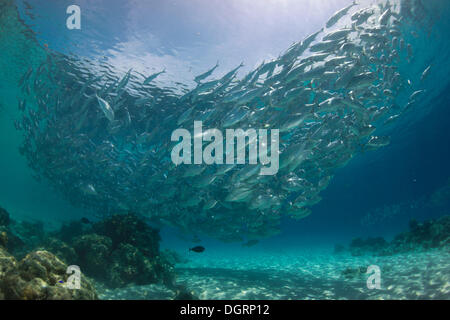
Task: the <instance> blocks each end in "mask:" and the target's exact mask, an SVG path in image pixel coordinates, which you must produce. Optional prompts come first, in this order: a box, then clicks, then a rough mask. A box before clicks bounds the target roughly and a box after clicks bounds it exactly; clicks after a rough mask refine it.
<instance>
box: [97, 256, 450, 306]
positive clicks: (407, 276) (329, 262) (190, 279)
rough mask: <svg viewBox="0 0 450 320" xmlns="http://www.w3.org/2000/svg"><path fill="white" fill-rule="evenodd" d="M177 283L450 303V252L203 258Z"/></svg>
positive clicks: (288, 295)
mask: <svg viewBox="0 0 450 320" xmlns="http://www.w3.org/2000/svg"><path fill="white" fill-rule="evenodd" d="M369 265H377V266H379V267H380V271H381V289H368V287H367V278H368V275H367V274H366V273H365V272H362V270H364V271H365V270H366V269H367V267H368V266H369ZM177 274H178V278H177V283H181V284H184V285H185V286H186V287H187V288H189V290H192V291H193V292H194V293H195V294H196V295H197V296H198V297H199V298H200V299H231V300H234V299H250V300H252V299H262V300H266V299H283V300H297V299H301V300H316V299H370V300H373V299H450V252H449V251H448V250H430V251H425V252H410V253H404V254H396V255H392V256H384V257H373V256H360V257H353V256H351V255H349V254H345V253H343V254H338V255H336V254H323V253H313V252H311V253H298V254H293V253H290V254H288V253H280V254H263V253H261V254H252V255H248V256H246V257H245V256H237V257H230V256H220V255H207V254H205V255H203V256H199V257H198V258H196V259H195V260H193V261H191V262H189V263H186V264H183V265H180V266H178V267H177ZM98 291H99V293H100V298H101V299H171V298H173V296H174V292H173V291H171V290H168V289H167V288H165V287H164V286H162V285H149V286H130V287H127V288H122V289H115V290H110V289H104V288H101V287H99V288H98Z"/></svg>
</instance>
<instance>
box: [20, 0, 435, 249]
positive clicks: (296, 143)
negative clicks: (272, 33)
mask: <svg viewBox="0 0 450 320" xmlns="http://www.w3.org/2000/svg"><path fill="white" fill-rule="evenodd" d="M353 6H356V3H353V4H351V5H350V6H347V7H346V8H344V9H342V10H340V11H338V12H337V13H336V14H335V15H333V17H331V18H330V19H329V20H328V21H327V22H328V26H327V25H324V27H323V28H320V29H319V30H318V31H316V32H314V33H312V34H311V35H309V36H307V37H305V38H304V39H298V41H296V42H294V43H293V44H292V45H291V46H289V48H288V49H287V50H285V51H284V52H283V53H281V54H280V55H279V56H278V57H277V58H273V59H271V60H270V61H263V62H261V63H260V64H259V65H258V66H257V67H256V68H253V69H252V70H250V71H249V72H248V73H247V74H246V75H244V76H243V77H242V78H240V77H238V72H239V71H240V70H241V68H242V67H243V63H241V64H239V65H237V66H235V67H233V68H231V70H229V71H228V72H224V74H225V75H224V76H222V77H218V78H217V79H212V80H208V78H209V77H210V76H211V75H212V74H213V73H214V72H216V70H217V68H218V66H219V63H218V62H217V64H216V65H215V66H213V67H212V68H210V69H209V70H208V71H206V72H205V73H203V74H200V75H198V76H196V77H193V78H194V79H192V80H193V82H194V83H196V85H195V86H192V87H191V86H190V84H187V83H181V82H176V83H174V84H170V85H169V86H166V85H165V86H160V85H159V84H158V83H157V82H156V81H154V80H155V79H156V78H157V77H158V76H159V75H161V74H162V73H164V72H165V68H164V69H162V71H159V72H157V73H154V74H151V75H148V76H145V75H143V74H141V73H139V72H137V71H134V70H133V69H129V70H128V72H127V73H126V74H125V75H123V76H118V74H120V71H118V70H116V67H115V66H112V65H110V64H109V63H107V62H104V63H103V62H102V63H101V64H100V65H99V66H98V65H97V62H93V61H91V59H88V58H86V59H82V60H79V57H76V56H75V57H74V56H70V57H68V56H66V55H64V54H59V53H52V58H51V59H49V60H48V61H44V62H43V63H42V64H41V65H40V66H39V67H37V68H34V67H33V68H28V69H27V68H24V72H25V74H24V75H23V76H22V78H21V79H20V80H21V88H20V90H22V92H23V94H24V95H26V101H27V104H26V105H25V103H24V102H23V101H25V98H24V97H21V100H20V101H19V102H18V103H19V108H18V109H19V110H17V111H18V113H19V115H20V116H19V117H18V119H17V121H16V123H15V127H16V128H17V130H20V131H21V135H23V143H22V145H21V147H20V150H19V151H20V153H21V154H22V155H23V156H24V158H25V159H26V160H27V163H29V165H30V168H31V170H32V171H33V173H34V174H35V175H36V178H37V179H38V178H39V177H43V178H45V179H47V180H48V183H49V184H50V185H51V186H53V187H54V188H56V189H58V190H59V191H60V192H61V194H62V195H63V197H64V198H65V199H68V200H70V201H71V202H72V203H74V204H77V205H79V206H80V207H82V208H84V209H85V210H87V211H88V212H90V213H92V214H96V215H99V216H101V215H109V214H111V213H115V212H123V211H129V210H133V211H134V212H136V213H138V214H140V215H142V216H145V217H147V219H148V221H149V222H156V223H163V224H167V225H170V226H172V227H174V228H176V229H178V230H180V231H181V232H186V231H189V233H190V234H195V235H197V234H198V235H206V236H210V237H213V238H217V239H219V240H223V241H230V242H231V241H234V242H239V243H243V242H244V239H251V240H249V241H252V240H258V239H262V238H265V237H268V236H271V235H274V234H275V233H276V232H277V230H279V226H280V224H281V221H282V219H284V218H285V217H288V218H293V219H302V218H305V217H307V216H308V215H309V214H311V206H313V205H314V204H316V203H318V202H320V201H321V197H320V193H321V192H322V190H324V189H326V188H327V186H328V185H329V183H330V181H332V179H333V176H334V174H335V172H336V171H337V170H339V168H341V167H343V166H345V165H347V164H348V163H349V161H351V160H352V159H353V158H355V157H357V156H358V154H360V153H362V152H365V151H368V150H375V149H379V148H383V147H386V146H388V145H389V144H390V137H388V136H383V135H382V134H381V133H380V134H378V132H385V131H384V129H394V128H392V126H396V125H397V123H401V122H400V121H397V119H400V118H403V117H404V116H405V113H406V111H408V110H409V111H411V110H412V106H413V105H414V103H417V101H419V100H420V98H421V97H422V96H424V95H425V94H427V93H426V91H424V90H425V89H424V88H422V87H421V82H419V81H417V83H416V82H414V83H413V81H412V80H413V79H415V78H413V75H411V74H408V73H405V70H407V69H408V68H405V66H404V65H403V63H404V62H407V61H408V60H409V61H412V59H414V58H415V57H414V56H413V53H414V54H416V55H420V54H421V53H420V51H419V50H414V49H415V45H416V43H422V42H426V39H424V38H423V37H424V35H426V34H427V32H423V31H424V30H420V28H421V27H420V26H418V25H417V23H416V22H414V21H413V19H411V17H410V16H409V15H408V14H406V13H405V12H407V11H406V10H400V9H401V8H399V7H397V6H391V5H384V6H382V7H376V6H371V5H365V4H361V7H360V8H358V10H357V11H356V8H355V11H356V12H353V10H352V7H353ZM386 10H389V11H386ZM386 12H387V13H386ZM341 19H342V20H341ZM344 19H345V21H348V22H351V26H350V25H349V26H342V27H341V26H338V23H340V22H341V21H344ZM410 25H411V26H414V28H415V30H416V31H417V35H418V36H419V38H417V39H415V38H414V41H412V42H411V43H407V42H406V39H408V41H409V39H411V37H412V36H411V35H409V34H408V31H406V30H410V29H408V27H409V26H410ZM394 38H395V40H394ZM408 52H409V54H408ZM408 55H409V58H408ZM420 58H421V57H420ZM417 61H422V60H419V59H417ZM430 66H431V65H429V66H428V67H427V69H425V70H424V72H423V73H422V79H425V78H426V76H427V74H429V72H430ZM26 69H27V70H26ZM94 70H95V71H94ZM158 70H159V69H158ZM418 77H420V75H419V76H418ZM408 79H410V80H408ZM153 81H154V82H153ZM403 97H404V99H405V100H406V101H402V99H403ZM408 97H409V100H408ZM105 118H106V121H105ZM200 120H201V121H203V126H204V128H205V129H206V128H208V129H213V128H217V129H218V130H224V131H226V130H229V129H239V128H241V129H242V130H244V131H245V130H248V129H250V128H251V129H255V131H258V130H262V129H267V130H272V129H277V130H278V131H279V138H280V139H279V141H278V142H279V144H278V147H276V148H274V149H273V150H272V148H273V145H272V144H271V143H270V144H269V143H268V141H266V142H264V141H263V142H261V143H262V144H263V145H265V146H266V147H267V153H268V154H271V153H272V151H273V152H274V153H277V154H278V156H279V170H278V172H277V173H276V174H274V175H262V174H261V172H262V169H263V165H261V164H258V165H254V164H250V163H247V162H246V161H244V163H240V164H238V163H237V161H236V163H233V164H226V163H225V164H220V162H218V163H211V164H206V163H202V164H195V165H188V164H179V165H175V164H174V163H173V162H172V161H171V153H172V151H173V148H174V147H175V146H176V145H178V144H176V143H174V142H173V141H171V136H172V133H173V132H174V131H175V130H176V129H184V130H187V131H189V132H190V131H191V130H192V129H193V124H194V122H195V121H200ZM388 126H391V128H388ZM393 131H394V132H395V130H393ZM204 132H207V131H206V130H205V131H202V138H203V134H204ZM194 138H198V136H195V135H194ZM203 142H204V143H203ZM256 142H258V144H259V142H260V141H259V139H258V141H257V139H256V138H255V137H248V138H246V139H245V140H244V143H241V144H240V145H239V146H238V148H240V149H239V150H244V149H245V151H246V150H247V149H249V148H250V147H252V146H255V145H257V143H256ZM194 145H195V144H194ZM200 145H201V146H202V147H206V146H209V142H208V141H206V140H205V141H202V143H200ZM191 147H192V146H191ZM238 148H233V149H238ZM224 149H226V148H224ZM249 150H250V149H249ZM223 151H224V153H225V155H230V152H231V150H223ZM234 151H235V150H233V152H234ZM191 152H192V150H191ZM183 153H184V150H183ZM192 153H193V152H192ZM248 153H250V152H248ZM230 158H233V159H235V157H234V155H233V157H230ZM256 158H258V156H256ZM244 160H247V159H244ZM250 160H252V162H255V161H254V160H258V159H255V155H254V154H253V155H252V157H250V155H249V157H248V162H250ZM94 182H95V183H94ZM244 244H245V242H244ZM194 252H195V251H194Z"/></svg>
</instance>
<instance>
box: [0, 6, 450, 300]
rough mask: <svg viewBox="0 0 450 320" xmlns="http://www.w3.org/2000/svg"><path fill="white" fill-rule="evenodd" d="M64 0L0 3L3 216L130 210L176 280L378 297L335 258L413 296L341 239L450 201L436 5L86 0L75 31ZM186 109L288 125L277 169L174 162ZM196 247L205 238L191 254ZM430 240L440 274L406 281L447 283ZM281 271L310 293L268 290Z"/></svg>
mask: <svg viewBox="0 0 450 320" xmlns="http://www.w3.org/2000/svg"><path fill="white" fill-rule="evenodd" d="M71 4H72V3H71V2H70V1H59V2H58V3H57V4H52V5H49V3H48V2H46V1H38V0H35V1H27V2H25V1H19V0H18V1H6V0H4V1H2V2H1V13H0V20H1V26H2V28H1V31H0V57H1V59H0V71H1V73H0V74H1V75H2V82H1V83H0V97H1V100H0V124H1V125H0V131H1V134H0V149H1V150H2V153H1V155H2V157H1V158H0V180H1V181H2V183H1V184H0V207H3V208H5V209H7V210H8V212H9V213H10V215H11V217H12V218H13V219H16V220H26V221H42V222H43V223H44V226H45V228H46V229H48V230H56V229H58V228H59V227H60V226H61V224H63V223H65V222H69V221H74V220H79V219H80V218H82V217H87V218H88V219H90V220H92V221H100V220H102V219H105V218H106V217H108V216H110V215H111V214H116V213H119V214H124V213H127V212H134V213H136V214H137V215H139V216H141V217H142V218H143V219H145V221H146V222H148V223H149V224H150V225H151V226H153V227H156V228H158V229H160V230H161V238H162V242H161V246H162V248H167V249H170V250H175V251H177V252H179V253H180V254H181V255H182V256H183V257H185V258H187V259H188V260H189V262H186V263H182V264H180V265H179V266H178V267H177V268H179V269H178V270H179V277H180V278H181V279H182V281H183V282H184V283H186V285H187V286H188V287H191V288H192V289H193V290H194V291H196V293H197V294H198V295H199V296H200V297H201V298H206V299H208V298H230V299H232V298H283V299H287V298H294V299H295V298H301V299H304V298H361V297H362V298H379V296H376V295H375V296H374V295H372V294H367V295H364V294H363V295H362V296H358V295H355V292H354V291H352V290H353V289H354V288H353V287H352V288H353V289H352V290H350V291H345V290H344V289H343V288H342V285H343V284H342V283H338V282H339V281H338V280H339V279H341V280H342V278H340V275H341V273H342V270H341V269H345V268H346V267H349V266H353V267H357V266H361V265H364V266H366V265H370V264H377V263H380V264H381V265H388V266H389V268H391V269H390V270H395V272H397V273H395V272H394V271H390V273H389V281H391V282H392V283H394V284H395V285H396V286H397V287H398V286H401V288H402V289H401V290H400V289H399V290H400V291H398V290H397V292H396V293H395V294H393V293H392V292H391V293H389V294H391V295H385V296H383V294H387V293H386V292H383V293H382V294H381V297H382V298H383V297H384V298H413V297H412V296H405V295H403V294H404V292H407V291H408V288H409V287H408V286H410V282H409V280H411V279H412V278H411V279H409V278H408V277H405V276H403V277H400V274H407V273H408V272H410V271H409V269H406V270H398V268H399V266H397V262H398V261H401V258H399V256H396V255H395V254H391V255H388V257H387V258H379V257H378V256H377V257H376V258H370V257H371V256H370V254H369V255H365V254H363V255H362V257H361V256H356V255H353V256H352V255H350V253H351V252H346V253H344V256H339V255H338V256H335V255H334V254H333V248H334V247H335V245H337V244H343V245H348V244H349V243H350V241H351V240H352V239H354V238H358V237H361V238H366V237H384V238H385V239H387V240H388V241H390V240H392V239H394V237H395V236H396V235H397V234H399V233H400V232H405V231H407V230H408V228H410V227H409V226H410V221H411V220H412V219H415V220H417V221H419V222H423V221H427V220H430V219H438V218H440V217H442V216H445V215H447V214H449V206H450V192H449V188H450V185H449V184H450V170H449V166H448V163H449V160H450V150H449V148H448V146H449V141H450V133H449V130H448V124H449V120H448V119H449V117H448V115H449V111H448V105H449V104H450V101H449V98H448V96H447V95H446V92H447V89H448V87H449V81H448V76H447V75H448V71H449V64H448V58H449V53H450V46H449V42H448V35H447V32H448V30H450V29H449V27H450V26H449V25H448V23H449V22H448V19H445V17H446V16H447V15H448V13H450V5H449V3H448V2H446V1H441V0H434V1H426V2H425V1H420V0H412V1H406V0H404V1H387V2H386V1H363V0H361V1H359V2H358V4H357V5H354V6H351V4H352V2H351V1H344V0H342V1H338V0H335V1H295V0H286V1H268V2H267V3H264V4H255V3H254V2H252V1H228V2H222V1H200V0H199V1H194V2H189V3H188V2H187V1H186V2H174V3H170V4H169V3H167V2H159V1H148V2H146V3H145V4H144V3H135V2H132V1H125V0H115V1H108V2H102V1H98V2H95V4H92V3H90V2H86V1H78V2H77V3H76V4H77V5H79V7H80V8H81V29H80V30H69V29H68V28H67V27H66V19H67V17H68V16H69V15H68V14H66V8H67V7H68V6H69V5H71ZM345 7H347V8H348V12H346V13H344V12H343V13H342V15H341V16H342V17H341V18H340V19H338V20H337V21H336V22H335V23H334V22H330V20H329V18H330V17H331V16H332V15H333V13H335V12H336V11H338V10H340V9H342V8H345ZM364 10H366V11H364ZM358 12H359V13H361V12H362V14H360V15H359V16H357V14H358ZM367 12H370V14H368V16H367V18H364V13H367ZM386 17H387V19H388V20H386V21H383V19H384V18H386ZM327 22H328V23H327ZM326 25H328V26H327V27H325V26H326ZM342 29H343V30H344V31H345V35H343V36H341V35H336V34H333V32H334V31H336V30H342ZM319 30H320V32H318V31H319ZM311 34H313V35H314V36H312V37H311V36H309V35H311ZM327 37H328V39H331V40H322V41H321V39H323V38H325V39H327ZM302 41H303V42H302ZM320 45H322V46H325V48H322V47H320ZM344 45H347V46H346V47H343V46H344ZM351 45H353V46H355V47H351ZM321 55H322V56H321ZM333 59H337V60H336V61H337V62H334V60H333ZM339 59H341V60H339ZM330 60H331V62H330ZM241 63H242V65H241ZM215 66H217V68H215ZM208 70H209V71H210V72H208V74H205V72H207V71H208ZM314 72H316V73H314ZM152 75H153V76H152ZM149 76H150V78H149ZM358 76H359V77H363V76H365V77H368V79H369V80H366V81H360V82H357V80H356V79H359V78H357V77H358ZM195 80H197V81H195ZM363 80H364V79H363ZM352 81H353V82H352ZM386 90H387V91H386ZM97 96H98V97H100V98H101V99H98V98H97ZM327 99H331V100H327ZM24 101H25V102H24ZM102 101H103V103H102ZM324 101H330V104H329V105H325V104H323V102H324ZM105 102H106V104H107V107H105ZM24 103H25V105H24ZM105 108H106V109H107V110H106V111H105ZM108 108H111V110H112V112H113V115H111V110H110V111H108ZM326 108H329V109H326ZM310 110H311V111H310ZM108 112H109V113H108ZM300 118H301V120H299V121H298V122H295V120H296V119H300ZM198 120H203V121H204V126H205V128H218V129H219V130H225V129H226V128H243V129H248V128H264V129H270V130H274V129H280V132H281V134H280V136H281V139H280V155H279V157H280V170H279V171H278V172H277V174H275V175H273V176H258V175H256V174H254V173H252V172H251V171H250V173H249V171H245V170H247V169H248V168H251V164H249V163H246V164H245V165H237V166H236V167H233V168H231V170H230V171H229V172H228V171H227V172H225V173H223V171H222V172H221V170H223V168H224V165H222V167H221V166H220V165H213V166H208V165H200V166H199V170H197V171H195V170H194V169H191V167H190V166H189V165H187V164H185V165H181V166H175V165H174V164H173V163H172V162H171V158H170V155H171V150H172V148H173V146H174V142H173V141H170V138H171V133H172V132H173V131H174V130H175V129H177V128H180V127H182V128H186V129H188V130H189V131H191V132H192V130H193V121H198ZM391 120H392V121H391ZM292 121H294V122H292ZM17 128H18V129H20V130H17ZM366 131H368V133H365V132H366ZM374 136H375V137H378V138H377V139H374V140H373V139H372V137H374ZM371 139H372V140H371ZM382 139H385V140H387V141H388V142H389V143H380V142H379V141H381V140H382ZM374 141H375V142H374ZM299 150H300V151H299ZM302 150H303V151H302ZM302 157H303V158H302ZM190 170H193V172H192V171H190ZM294 218H296V219H294ZM446 232H448V229H444V231H442V233H444V236H445V235H447V236H449V235H448V234H445V233H446ZM423 237H424V238H423V241H428V240H429V239H427V238H426V236H423ZM256 240H257V241H256ZM248 241H254V242H253V243H249V242H248ZM442 243H444V241H443V242H442ZM246 244H253V245H251V246H247V245H246ZM196 245H202V246H204V247H205V248H206V250H205V252H203V253H199V254H196V253H194V252H192V251H190V252H187V251H188V248H191V247H193V246H196ZM415 245H417V246H419V247H420V241H419V242H417V243H415ZM435 247H436V246H434V248H433V250H435V249H436V248H435ZM439 247H441V246H439ZM443 247H444V248H445V245H443ZM441 249H442V248H440V249H437V250H438V251H432V252H430V253H429V254H428V255H427V256H426V259H430V264H431V265H433V267H436V268H437V269H432V270H428V271H427V272H428V273H429V274H430V275H429V276H430V277H431V278H432V274H433V272H435V273H436V275H437V277H438V279H439V280H437V281H438V282H439V281H442V283H444V285H443V287H442V288H441V287H440V288H436V287H433V286H427V285H426V284H425V285H423V286H424V287H423V288H422V289H421V290H422V291H423V292H422V291H421V292H422V293H420V294H418V295H417V296H418V297H422V298H448V297H449V296H448V290H447V289H445V288H446V285H445V283H446V281H447V279H448V276H450V274H449V268H448V259H447V258H446V257H447V256H448V249H447V251H445V249H443V250H444V251H442V252H441V251H439V250H441ZM369 251H370V250H369ZM401 254H407V255H408V254H410V255H411V256H407V257H406V258H405V257H403V259H405V260H406V261H410V260H411V261H414V260H415V259H417V257H415V256H414V255H413V254H412V253H404V252H402V253H401ZM417 254H419V253H417ZM420 254H422V255H423V254H425V255H426V254H427V253H423V252H420ZM380 259H381V261H379V260H380ZM383 259H384V260H383ZM409 259H410V260H409ZM445 262H447V265H445V264H444V265H443V263H445ZM411 264H413V262H411ZM302 265H304V266H303V267H301V266H302ZM305 265H306V266H309V267H305ZM332 265H338V271H336V270H335V272H336V273H337V276H336V278H333V277H331V278H332V280H330V279H329V278H327V277H328V276H330V274H331V273H333V270H332V267H331V266H332ZM409 267H410V268H411V269H412V270H414V265H411V266H409ZM389 268H388V269H389ZM405 268H406V266H405ZM211 269H212V270H211ZM222 269H223V270H222ZM221 270H222V271H221ZM242 270H244V271H242ZM276 270H281V271H283V272H285V273H284V274H276V272H275V271H276ZM308 270H309V271H308ZM311 270H315V271H314V272H316V273H314V272H313V271H311ZM320 270H322V272H321V271H320ZM433 270H434V271H433ZM239 271H242V272H244V273H245V272H249V277H250V278H251V279H255V281H254V282H252V281H250V282H246V280H245V279H244V278H245V277H239V276H236V273H237V272H239ZM257 271H260V273H257ZM221 272H223V274H221ZM252 272H256V273H255V274H251V273H252ZM311 272H312V273H314V277H315V278H317V279H319V280H320V279H321V277H323V278H322V282H321V281H319V283H320V285H319V284H317V283H316V284H314V283H315V282H308V281H309V280H308V281H307V280H305V279H307V275H308V274H309V273H311ZM202 274H203V278H202ZM293 274H295V276H296V277H298V282H297V284H298V285H300V283H302V286H305V287H307V286H308V285H309V286H310V287H313V286H314V285H317V287H318V288H322V289H317V288H316V289H315V290H312V291H311V296H307V295H302V294H300V293H299V291H298V290H297V291H296V290H294V291H295V292H294V291H292V292H291V295H290V294H289V290H288V291H283V289H280V292H282V293H280V292H278V293H277V292H276V290H272V291H270V290H269V291H270V292H265V293H264V294H263V293H262V292H263V291H264V290H266V289H267V288H266V289H262V288H263V287H267V284H265V282H264V280H263V279H264V278H266V277H271V276H273V277H274V279H275V280H273V281H275V282H276V283H278V284H279V285H280V288H282V287H283V286H287V287H295V286H296V282H295V281H291V282H288V283H283V282H282V281H281V279H284V278H285V277H288V276H289V275H293ZM397 274H398V275H399V276H398V277H396V275H397ZM325 275H328V276H325ZM277 279H278V280H279V281H278V282H277ZM295 279H297V278H295ZM302 279H303V280H304V281H305V282H304V283H303V282H302ZM399 279H400V280H399ZM344 280H345V279H344ZM347 280H348V279H347ZM353 280H355V279H353ZM353 280H352V281H353ZM215 281H217V283H216V285H214V286H212V285H211V283H215ZM227 281H230V282H233V283H235V285H233V286H231V285H229V286H226V285H224V283H225V282H227ZM327 281H337V282H336V283H335V285H334V286H335V287H334V288H336V291H335V292H334V294H330V295H327V294H325V293H324V292H328V291H330V290H331V291H333V290H332V289H333V284H331V285H330V284H329V282H327ZM355 281H356V280H355ZM411 281H412V280H411ZM427 281H431V280H428V279H427ZM325 282H327V283H328V284H327V285H325V286H322V285H323V283H325ZM202 283H209V284H208V285H204V286H202V285H201V284H202ZM227 283H228V282H227ZM280 283H281V284H283V285H281V284H280ZM332 283H334V282H332ZM352 283H353V282H352ZM386 284H387V285H386V288H387V287H389V285H388V282H386ZM221 285H223V288H222V289H220V288H221ZM352 285H355V286H356V287H355V288H357V286H358V285H360V283H358V282H357V281H356V282H354V283H353V284H352ZM392 285H393V284H391V286H392ZM239 286H242V288H239ZM245 286H247V287H248V288H250V287H251V288H253V289H248V288H246V287H245ZM213 287H214V288H213ZM231 287H238V288H239V289H240V290H237V291H236V290H234V289H232V288H231ZM274 287H275V288H277V285H274ZM444 287H445V288H444ZM217 288H219V289H217ZM258 288H259V289H258ZM443 288H444V289H443ZM143 290H144V289H143ZM267 290H268V289H267ZM355 290H356V289H355ZM392 290H394V291H395V288H394V289H392ZM445 290H447V291H445ZM419 291H420V290H419ZM419 291H418V292H419ZM242 292H244V293H242ZM249 292H250V293H249ZM436 292H439V294H436ZM247 293H248V295H247ZM105 297H107V296H105ZM124 297H125V298H127V293H124ZM128 297H129V298H131V295H130V296H128Z"/></svg>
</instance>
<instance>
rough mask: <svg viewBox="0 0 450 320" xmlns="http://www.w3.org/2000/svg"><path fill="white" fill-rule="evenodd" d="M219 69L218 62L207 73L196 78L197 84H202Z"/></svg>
mask: <svg viewBox="0 0 450 320" xmlns="http://www.w3.org/2000/svg"><path fill="white" fill-rule="evenodd" d="M218 67H219V61H217V63H216V65H215V66H214V67H212V68H211V69H209V70H208V71H206V72H205V73H202V74H200V75H198V76H196V77H195V78H194V81H195V82H197V83H200V82H201V81H202V80H204V79H206V78H208V77H209V76H210V75H212V73H213V72H214V71H215V70H216V69H217V68H218Z"/></svg>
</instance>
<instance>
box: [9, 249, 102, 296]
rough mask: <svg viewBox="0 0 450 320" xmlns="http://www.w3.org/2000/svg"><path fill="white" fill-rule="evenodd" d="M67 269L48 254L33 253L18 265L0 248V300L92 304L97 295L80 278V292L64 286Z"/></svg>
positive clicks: (66, 278) (88, 282)
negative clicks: (69, 301)
mask: <svg viewBox="0 0 450 320" xmlns="http://www.w3.org/2000/svg"><path fill="white" fill-rule="evenodd" d="M67 267H68V266H67V265H66V264H64V263H63V262H62V261H61V260H59V259H58V258H57V257H56V256H55V255H53V254H52V253H50V252H48V251H34V252H31V253H29V254H27V255H26V256H25V257H24V258H23V259H22V260H21V261H19V262H18V261H16V259H15V258H14V257H13V256H12V255H10V254H9V253H7V252H6V250H5V249H2V248H0V299H11V300H94V299H97V298H98V297H97V293H96V291H95V288H94V287H93V285H92V284H91V283H90V281H89V280H88V279H87V278H86V277H85V276H84V275H82V274H81V279H80V288H77V289H72V288H69V287H67V286H66V282H67V280H68V278H69V276H70V274H68V273H67Z"/></svg>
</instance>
